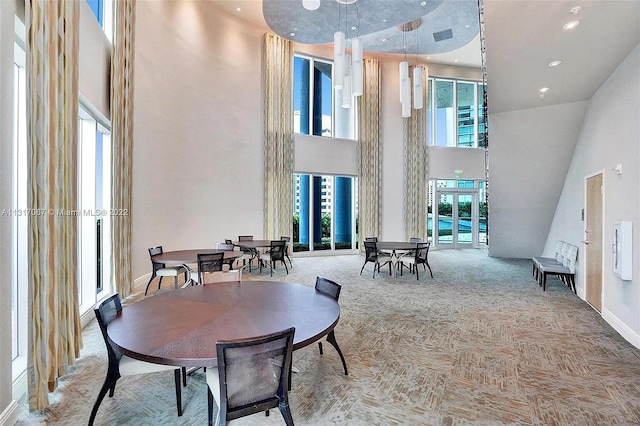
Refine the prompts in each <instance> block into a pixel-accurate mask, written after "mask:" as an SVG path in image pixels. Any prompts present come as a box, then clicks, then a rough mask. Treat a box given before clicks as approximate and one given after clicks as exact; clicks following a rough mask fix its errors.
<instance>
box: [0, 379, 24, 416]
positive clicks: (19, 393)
mask: <svg viewBox="0 0 640 426" xmlns="http://www.w3.org/2000/svg"><path fill="white" fill-rule="evenodd" d="M26 394H27V370H26V369H25V370H24V371H23V372H22V373H20V375H19V376H18V377H16V379H15V380H14V381H13V383H12V386H11V395H12V396H13V399H14V400H16V401H19V400H20V399H21V398H22V397H23V396H25V395H26ZM2 424H3V423H1V422H0V425H2ZM10 424H13V423H10Z"/></svg>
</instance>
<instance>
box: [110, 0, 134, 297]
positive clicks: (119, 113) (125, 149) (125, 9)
mask: <svg viewBox="0 0 640 426" xmlns="http://www.w3.org/2000/svg"><path fill="white" fill-rule="evenodd" d="M135 19H136V3H135V0H119V1H116V2H115V25H114V42H113V51H112V54H111V176H112V178H111V179H112V185H111V203H112V206H113V208H114V209H118V210H123V211H127V212H129V215H124V216H120V215H116V216H112V217H111V220H112V225H111V226H112V228H111V229H112V231H111V244H112V254H111V265H112V267H111V271H112V272H111V276H112V280H113V283H114V284H115V289H116V291H117V292H118V293H120V297H122V298H124V297H127V296H128V295H130V294H131V293H132V291H133V271H132V270H131V216H130V214H131V185H132V169H133V165H132V160H131V159H132V156H133V77H134V74H133V71H134V65H133V62H134V56H135V51H134V45H135V36H134V35H135Z"/></svg>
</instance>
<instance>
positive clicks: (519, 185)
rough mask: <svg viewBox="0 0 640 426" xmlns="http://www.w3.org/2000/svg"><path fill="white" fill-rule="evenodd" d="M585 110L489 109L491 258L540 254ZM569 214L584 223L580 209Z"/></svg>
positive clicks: (580, 106)
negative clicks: (495, 111)
mask: <svg viewBox="0 0 640 426" xmlns="http://www.w3.org/2000/svg"><path fill="white" fill-rule="evenodd" d="M490 85H491V82H490V81H489V87H490ZM490 99H491V95H490V94H489V102H491V100H490ZM586 106H587V103H586V102H575V103H569V104H562V105H553V106H548V107H541V108H532V109H526V110H518V111H509V112H504V113H498V114H491V109H489V238H490V240H489V255H490V256H495V257H523V258H526V257H531V256H539V255H540V254H541V253H542V251H543V249H544V247H545V243H546V241H547V234H548V232H549V228H550V226H551V221H552V219H553V215H554V212H555V211H556V205H557V203H558V199H559V198H560V193H561V191H562V187H563V185H564V181H565V177H566V174H567V169H568V167H569V164H570V163H571V158H572V155H573V151H574V147H575V145H576V142H577V140H578V134H579V131H580V126H581V124H582V120H583V117H584V113H585V110H586ZM489 107H491V104H489ZM571 214H572V215H573V217H574V219H575V220H578V221H579V220H580V216H579V214H580V209H578V211H577V212H572V213H571ZM568 241H570V242H572V243H574V244H577V243H578V242H579V241H575V240H572V239H568ZM554 247H555V246H554Z"/></svg>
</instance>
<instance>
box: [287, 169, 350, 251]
mask: <svg viewBox="0 0 640 426" xmlns="http://www.w3.org/2000/svg"><path fill="white" fill-rule="evenodd" d="M293 186H294V197H293V200H294V201H293V202H294V205H293V214H294V216H293V250H294V251H296V252H300V251H319V250H320V251H321V250H345V249H349V250H350V249H354V248H356V241H357V233H358V229H357V214H358V207H357V204H358V203H357V193H358V192H357V178H355V177H353V176H328V175H312V174H295V175H294V185H293Z"/></svg>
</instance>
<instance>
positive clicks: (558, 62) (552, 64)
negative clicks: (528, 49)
mask: <svg viewBox="0 0 640 426" xmlns="http://www.w3.org/2000/svg"><path fill="white" fill-rule="evenodd" d="M561 63H562V61H551V62H549V66H550V67H557V66H558V65H560V64H561Z"/></svg>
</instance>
